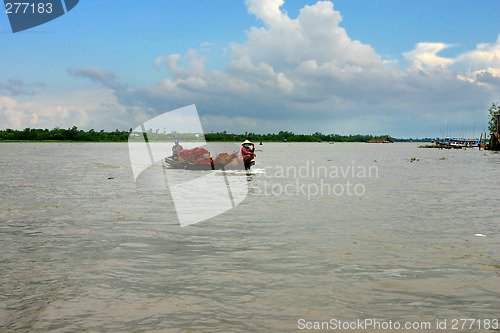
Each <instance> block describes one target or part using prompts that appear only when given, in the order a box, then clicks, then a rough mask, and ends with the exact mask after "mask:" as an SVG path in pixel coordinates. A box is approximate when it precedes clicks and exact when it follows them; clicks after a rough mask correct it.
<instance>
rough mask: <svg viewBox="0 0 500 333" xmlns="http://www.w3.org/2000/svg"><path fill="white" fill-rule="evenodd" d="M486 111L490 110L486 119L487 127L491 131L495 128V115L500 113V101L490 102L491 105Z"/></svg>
mask: <svg viewBox="0 0 500 333" xmlns="http://www.w3.org/2000/svg"><path fill="white" fill-rule="evenodd" d="M488 111H490V121H488V129H489V131H490V133H493V132H495V131H496V129H497V117H496V115H498V114H500V103H493V104H491V107H490V109H489V110H488Z"/></svg>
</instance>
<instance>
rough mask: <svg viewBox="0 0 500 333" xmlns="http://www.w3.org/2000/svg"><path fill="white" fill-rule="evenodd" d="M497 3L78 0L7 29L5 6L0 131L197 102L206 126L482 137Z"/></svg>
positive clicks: (130, 119) (125, 121)
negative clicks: (55, 14) (50, 16)
mask: <svg viewBox="0 0 500 333" xmlns="http://www.w3.org/2000/svg"><path fill="white" fill-rule="evenodd" d="M2 8H3V7H2ZM498 13H500V1H498V0H419V1H400V0H332V1H309V0H288V1H283V0H210V1H209V0H182V1H180V0H150V1H141V2H138V1H131V0H120V1H102V0H99V1H98V0H81V1H80V2H79V4H78V5H77V6H76V7H75V8H74V9H73V10H71V11H70V12H68V13H66V14H65V15H63V16H61V17H59V18H57V19H55V20H53V21H50V22H48V23H46V24H43V25H40V26H38V27H35V28H32V29H29V30H26V31H23V32H18V33H12V30H11V28H10V24H9V21H8V17H7V14H6V13H5V11H4V10H3V9H2V12H0V60H1V61H0V129H6V128H12V129H24V128H27V127H30V128H49V129H52V128H54V127H56V126H59V127H61V128H69V127H73V126H77V127H78V128H80V129H85V130H89V129H92V128H93V129H95V130H101V129H104V130H115V129H119V130H128V129H129V128H135V127H137V126H139V125H140V124H141V123H143V122H145V121H147V120H148V119H151V118H153V117H155V116H157V115H160V114H163V113H165V112H168V111H172V110H175V109H177V108H181V107H184V106H187V105H191V104H195V105H196V107H197V110H198V113H199V115H200V117H201V123H202V125H203V129H204V131H205V132H214V131H224V130H226V131H228V132H236V133H243V132H254V133H273V132H274V133H277V132H279V131H281V130H285V131H292V132H295V133H314V132H322V133H327V134H328V133H337V134H344V135H348V134H374V135H382V134H388V135H391V136H393V137H400V138H409V137H413V138H416V137H438V136H439V135H440V132H442V131H443V129H446V128H447V129H448V134H450V135H451V136H458V135H459V134H460V132H462V131H465V130H467V133H468V136H472V135H473V134H474V136H476V137H478V136H479V133H480V132H481V131H484V129H485V128H487V121H488V108H489V107H490V106H491V104H492V103H494V102H499V101H500V21H499V20H498ZM469 134H470V135H469Z"/></svg>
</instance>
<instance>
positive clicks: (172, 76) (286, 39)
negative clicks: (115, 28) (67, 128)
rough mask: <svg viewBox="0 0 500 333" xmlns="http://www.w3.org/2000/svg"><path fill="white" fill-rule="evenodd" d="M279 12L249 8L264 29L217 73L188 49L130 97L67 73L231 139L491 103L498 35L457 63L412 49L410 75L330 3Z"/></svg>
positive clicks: (269, 1)
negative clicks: (350, 29) (194, 111)
mask: <svg viewBox="0 0 500 333" xmlns="http://www.w3.org/2000/svg"><path fill="white" fill-rule="evenodd" d="M283 3H284V1H283V0H247V1H246V4H247V8H248V12H249V13H251V14H253V15H255V16H256V17H257V18H258V19H259V20H261V21H262V22H263V23H264V26H263V27H251V28H250V29H249V30H248V31H247V32H246V41H245V42H243V43H240V44H237V43H233V44H230V45H229V51H228V54H229V57H228V62H227V65H226V68H225V69H224V70H223V71H217V70H208V69H207V66H206V65H207V63H208V59H206V58H205V57H203V56H201V55H199V54H198V53H197V52H196V51H194V50H190V51H189V52H188V53H187V54H186V55H181V54H169V55H161V56H158V57H157V58H156V59H155V60H154V66H155V67H156V68H157V69H158V70H161V69H162V68H165V69H166V70H167V71H168V76H167V77H166V78H164V79H163V80H160V81H158V82H156V83H154V84H152V85H147V86H143V87H139V88H127V87H126V86H124V85H122V84H120V83H118V82H117V80H116V75H115V74H114V72H112V71H107V72H106V71H104V70H102V69H99V68H88V69H79V70H69V71H68V72H69V73H70V74H71V75H74V76H78V77H86V78H89V79H91V80H93V81H96V82H100V83H101V84H103V85H104V86H106V87H109V88H111V89H113V90H114V93H115V95H116V97H117V100H118V102H119V103H121V104H122V105H124V106H125V107H128V108H144V109H147V112H156V113H161V112H165V111H168V110H172V109H175V108H178V107H182V106H185V105H189V104H192V103H195V104H197V105H198V110H199V112H200V113H201V114H202V115H203V117H204V118H203V119H204V121H205V122H206V124H204V125H205V126H208V128H209V129H210V128H217V127H218V125H220V124H221V123H228V121H229V120H230V119H233V120H234V122H233V124H234V126H235V130H240V129H243V130H244V129H245V127H244V126H245V124H247V125H248V126H256V127H259V126H260V125H263V127H262V131H264V130H266V128H269V129H271V130H272V128H273V126H274V128H275V130H279V129H281V128H280V127H279V126H282V124H284V122H283V120H284V119H290V120H291V121H292V122H295V124H297V123H300V124H307V126H309V127H308V128H303V131H306V132H307V131H311V130H312V131H315V130H316V129H318V130H323V131H330V130H332V131H334V130H337V131H339V128H338V126H337V127H336V126H335V123H338V124H350V126H356V125H353V124H356V123H357V124H360V123H361V122H363V119H367V118H369V119H370V123H371V124H373V128H377V129H381V128H382V129H383V126H384V124H388V125H387V126H394V124H396V123H399V124H400V127H401V128H405V126H407V128H412V126H413V127H415V126H414V124H416V123H419V122H420V123H421V124H423V125H429V124H431V123H432V122H436V121H444V122H446V119H445V118H452V119H460V120H462V121H463V120H464V119H465V118H466V117H468V115H470V114H471V112H470V111H471V110H474V112H475V111H477V110H478V109H481V108H483V107H484V106H485V105H488V104H489V103H490V102H491V100H492V99H493V98H498V91H500V82H499V80H498V78H499V73H500V36H499V39H498V40H497V41H496V42H494V43H491V44H480V45H478V46H477V48H476V50H472V51H470V52H466V53H464V54H461V55H459V56H457V57H455V58H447V57H443V56H440V55H439V53H440V52H441V51H443V50H445V49H446V48H449V47H452V45H450V44H446V43H428V42H421V43H417V44H416V46H415V49H413V50H409V51H408V52H406V53H404V57H406V58H407V59H408V60H409V61H410V65H409V66H408V68H406V69H398V68H397V66H388V65H387V63H388V62H387V60H384V59H382V57H381V56H380V55H379V54H378V53H377V52H376V50H375V49H374V48H373V47H371V46H370V45H368V44H365V43H363V42H362V41H358V40H353V39H351V38H350V37H349V35H348V33H347V31H346V30H345V29H344V28H343V27H341V25H340V24H341V22H342V15H341V13H340V12H338V11H337V10H335V8H334V5H333V3H332V2H330V1H318V2H317V3H315V4H313V5H310V6H309V5H308V6H305V7H304V8H302V9H301V10H300V13H299V15H298V16H297V17H296V18H291V17H289V15H288V14H287V13H286V12H285V11H284V10H283V9H282V6H283ZM242 117H243V118H242ZM242 119H245V121H242ZM348 119H351V121H348ZM353 119H355V121H352V120H353ZM396 120H397V121H396ZM264 124H265V126H264ZM332 124H333V125H332ZM210 126H211V127H210ZM304 126H306V125H304ZM314 126H316V127H314ZM363 126H365V127H366V126H369V124H366V123H365V124H363ZM433 126H435V125H433ZM228 127H230V126H229V125H228ZM358 128H362V127H361V126H359V127H358ZM228 129H229V128H228ZM345 130H346V131H348V130H350V131H353V132H354V131H357V129H356V128H350V129H345ZM339 132H340V131H339Z"/></svg>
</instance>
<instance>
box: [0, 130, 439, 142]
mask: <svg viewBox="0 0 500 333" xmlns="http://www.w3.org/2000/svg"><path fill="white" fill-rule="evenodd" d="M146 133H147V139H148V141H173V140H175V139H178V140H180V141H197V140H202V139H203V136H200V135H199V134H198V135H194V134H191V133H177V132H172V133H161V132H158V131H153V130H152V129H150V130H147V132H146ZM131 135H132V136H131ZM129 136H131V137H132V138H135V139H136V140H142V138H143V133H135V132H132V129H130V130H129V131H120V130H118V129H117V130H116V131H113V132H105V131H104V130H101V131H95V130H93V129H91V130H89V131H84V130H81V129H78V128H77V127H76V126H73V127H72V128H68V129H63V128H59V127H56V128H54V129H52V130H49V129H36V128H26V129H24V130H13V129H6V130H0V141H70V142H127V141H128V139H129ZM204 137H205V140H206V141H209V142H210V141H228V142H230V141H235V142H239V141H243V140H247V139H248V140H251V141H253V142H260V141H263V142H284V141H286V142H318V141H322V142H367V141H370V140H372V139H387V138H390V139H391V140H392V141H395V142H401V141H431V140H432V139H431V138H425V139H397V138H392V137H390V136H389V135H379V136H374V135H362V134H355V135H340V134H323V133H320V132H316V133H314V134H296V133H293V132H289V131H280V132H278V133H277V134H276V133H268V134H257V133H247V132H245V133H244V134H235V133H228V132H226V131H223V132H212V133H204Z"/></svg>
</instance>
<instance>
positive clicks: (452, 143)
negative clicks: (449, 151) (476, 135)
mask: <svg viewBox="0 0 500 333" xmlns="http://www.w3.org/2000/svg"><path fill="white" fill-rule="evenodd" d="M436 144H438V145H442V146H444V148H454V149H462V148H474V147H481V148H483V147H484V146H485V145H486V141H485V140H480V139H464V138H446V139H443V140H441V141H437V142H436Z"/></svg>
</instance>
